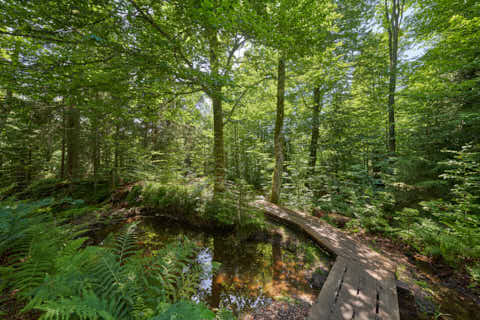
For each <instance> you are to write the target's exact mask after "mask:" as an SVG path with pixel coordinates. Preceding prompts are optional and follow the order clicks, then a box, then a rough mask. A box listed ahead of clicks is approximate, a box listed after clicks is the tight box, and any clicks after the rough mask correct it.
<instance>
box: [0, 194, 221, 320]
mask: <svg viewBox="0 0 480 320" xmlns="http://www.w3.org/2000/svg"><path fill="white" fill-rule="evenodd" d="M46 204H47V202H42V203H35V204H31V205H29V204H17V205H15V206H11V205H6V206H5V205H4V206H0V230H1V231H2V233H1V234H0V241H1V242H0V246H1V247H0V249H1V250H2V251H0V252H2V253H3V254H4V255H7V256H8V259H7V265H4V266H1V267H0V275H1V276H2V278H1V279H2V280H1V281H2V282H1V284H0V289H2V290H3V289H9V290H10V289H15V290H17V291H18V292H19V296H20V297H23V298H24V299H25V300H26V302H27V304H26V306H25V307H24V309H23V311H29V310H40V311H43V314H42V317H41V318H42V319H149V318H152V319H155V317H161V318H160V319H163V318H164V316H163V315H162V314H163V313H165V312H166V313H167V316H168V315H169V314H173V313H172V312H174V313H175V312H177V311H179V312H181V313H182V314H189V312H190V313H191V312H197V311H198V312H199V314H207V313H208V317H205V319H213V318H211V317H210V316H212V314H213V313H212V312H211V311H208V309H205V307H203V306H201V305H190V306H189V305H188V303H187V304H182V301H187V300H191V297H192V296H193V295H194V294H195V293H196V292H197V289H198V285H199V278H200V274H201V272H202V271H201V268H200V267H199V265H198V264H196V263H195V260H194V258H195V256H196V250H197V249H196V247H195V245H194V244H193V242H191V241H189V240H188V239H186V238H185V239H179V241H176V242H175V243H172V244H169V245H167V246H165V247H164V248H162V249H160V250H157V251H155V253H154V255H153V256H151V257H145V256H144V255H143V253H142V251H141V250H139V248H138V246H137V244H136V243H137V226H136V225H129V226H127V227H126V228H125V230H124V231H123V232H121V233H119V234H118V235H117V236H116V237H114V238H113V239H111V242H108V241H107V245H106V246H105V247H98V246H88V247H84V245H85V241H86V240H87V238H84V237H79V235H80V234H81V233H82V231H81V230H78V229H73V228H71V227H67V226H65V225H61V224H59V223H58V221H57V222H56V221H55V219H54V218H53V215H52V214H51V213H50V212H49V210H48V208H47V209H44V208H45V205H46ZM172 304H173V306H172ZM171 306H172V307H171ZM175 310H177V311H175ZM187 311H188V312H187ZM207 311H208V312H207ZM193 314H194V315H195V313H193ZM192 316H193V315H192ZM213 317H214V314H213ZM168 319H169V318H168ZM185 319H192V318H191V317H187V318H185ZM202 319H204V318H202Z"/></svg>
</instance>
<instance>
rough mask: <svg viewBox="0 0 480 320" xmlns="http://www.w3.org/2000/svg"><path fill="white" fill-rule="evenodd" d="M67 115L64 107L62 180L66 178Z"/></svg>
mask: <svg viewBox="0 0 480 320" xmlns="http://www.w3.org/2000/svg"><path fill="white" fill-rule="evenodd" d="M65 117H66V114H65V106H62V158H61V162H60V179H61V180H63V179H64V178H65V152H66V151H65V148H66V146H65V145H66V141H65V140H66V139H67V137H66V128H67V120H66V118H65Z"/></svg>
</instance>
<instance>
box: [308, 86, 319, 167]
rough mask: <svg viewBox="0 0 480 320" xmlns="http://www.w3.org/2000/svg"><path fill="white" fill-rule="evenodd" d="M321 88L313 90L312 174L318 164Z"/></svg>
mask: <svg viewBox="0 0 480 320" xmlns="http://www.w3.org/2000/svg"><path fill="white" fill-rule="evenodd" d="M319 117H320V88H319V87H315V88H314V89H313V114H312V140H311V142H310V162H309V167H310V174H314V173H315V165H316V163H317V145H318V129H319V127H320V119H319Z"/></svg>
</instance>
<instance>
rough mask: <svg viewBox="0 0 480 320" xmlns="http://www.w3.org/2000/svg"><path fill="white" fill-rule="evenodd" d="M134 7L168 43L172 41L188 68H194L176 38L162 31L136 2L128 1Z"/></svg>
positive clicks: (133, 0)
mask: <svg viewBox="0 0 480 320" xmlns="http://www.w3.org/2000/svg"><path fill="white" fill-rule="evenodd" d="M128 1H129V2H130V3H131V4H132V5H133V6H134V7H135V9H136V10H137V11H138V12H139V13H140V15H141V16H142V17H143V18H144V19H145V20H147V22H148V23H150V25H151V26H152V27H153V28H154V29H155V30H157V31H158V32H159V33H160V34H161V35H162V36H164V37H165V38H166V39H167V40H168V41H170V43H171V44H172V45H173V46H174V49H175V51H177V53H178V54H179V55H180V57H181V58H182V60H183V61H184V62H185V63H186V64H188V66H189V67H190V68H192V69H194V68H193V64H192V63H191V62H190V60H188V59H187V57H186V56H185V55H184V54H183V52H182V50H181V48H180V46H179V45H178V44H177V41H176V40H175V38H174V37H172V36H171V35H170V34H169V33H167V32H166V31H164V30H163V29H162V27H160V26H159V25H158V23H156V22H155V21H154V20H153V18H152V17H151V16H150V15H149V14H147V13H146V12H145V11H143V10H142V9H141V8H140V6H139V5H138V4H137V3H136V2H135V0H128Z"/></svg>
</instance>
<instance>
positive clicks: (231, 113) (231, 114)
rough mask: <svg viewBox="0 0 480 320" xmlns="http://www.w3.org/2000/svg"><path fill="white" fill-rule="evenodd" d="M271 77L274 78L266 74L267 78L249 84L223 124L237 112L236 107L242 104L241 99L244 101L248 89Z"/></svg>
mask: <svg viewBox="0 0 480 320" xmlns="http://www.w3.org/2000/svg"><path fill="white" fill-rule="evenodd" d="M269 79H272V77H271V76H266V77H265V78H263V79H261V80H259V81H257V82H255V83H254V84H252V85H250V86H248V87H247V88H245V90H243V92H242V94H240V97H238V99H237V101H235V104H234V105H233V106H232V109H231V110H230V112H229V114H228V117H227V120H225V121H224V122H223V125H225V124H227V123H229V122H230V121H231V118H232V116H233V113H234V112H235V108H236V107H237V106H238V105H239V104H240V101H242V99H243V97H244V96H245V95H246V94H247V92H248V90H250V89H252V88H254V87H256V86H257V85H258V84H260V83H261V82H263V81H265V80H269Z"/></svg>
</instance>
